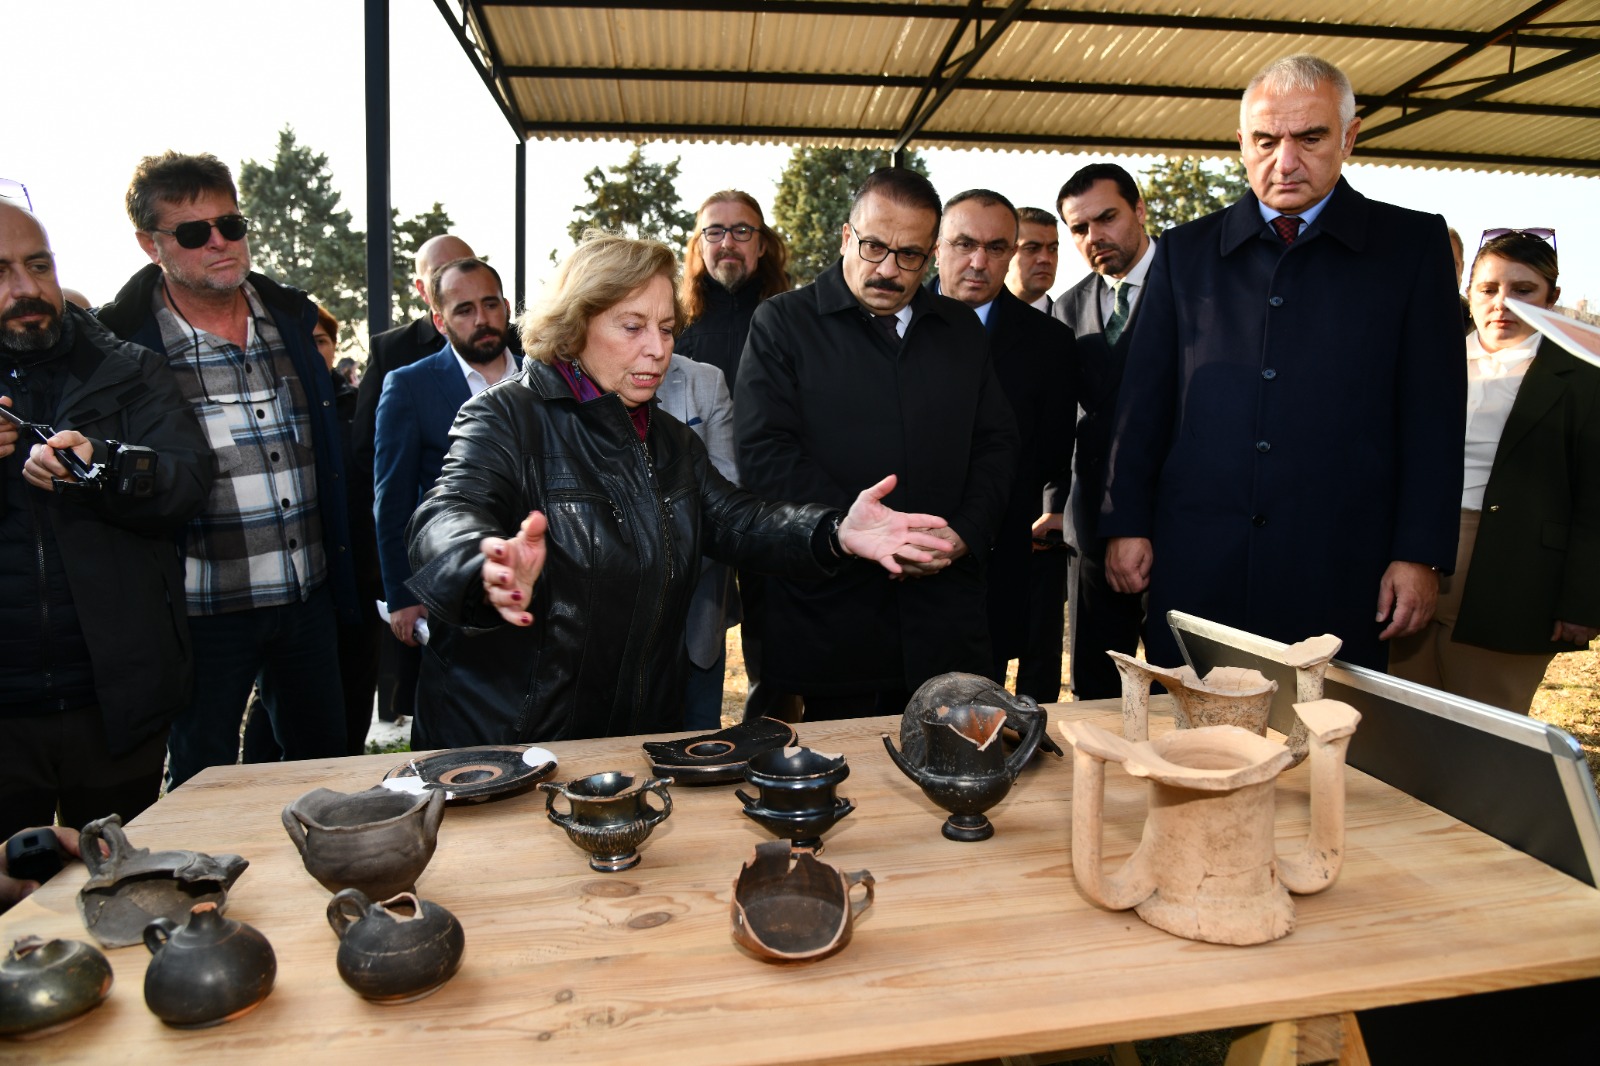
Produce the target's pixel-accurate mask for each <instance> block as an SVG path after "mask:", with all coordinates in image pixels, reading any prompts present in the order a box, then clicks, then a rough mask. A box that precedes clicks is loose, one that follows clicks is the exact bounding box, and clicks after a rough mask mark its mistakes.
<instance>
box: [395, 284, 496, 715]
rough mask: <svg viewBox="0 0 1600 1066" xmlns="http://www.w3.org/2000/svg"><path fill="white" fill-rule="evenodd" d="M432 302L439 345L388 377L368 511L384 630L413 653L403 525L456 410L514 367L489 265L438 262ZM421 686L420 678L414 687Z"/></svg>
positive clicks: (414, 606)
mask: <svg viewBox="0 0 1600 1066" xmlns="http://www.w3.org/2000/svg"><path fill="white" fill-rule="evenodd" d="M428 304H429V306H430V307H432V308H433V309H434V311H433V324H434V326H435V327H436V328H437V329H438V330H439V333H440V334H441V335H442V336H443V337H444V338H445V342H446V343H445V346H444V347H443V348H441V349H440V350H439V351H437V352H435V353H434V354H432V355H430V356H428V357H427V358H426V359H423V360H421V361H420V362H416V363H412V364H411V365H410V366H404V367H400V368H399V369H397V370H394V371H391V372H390V373H389V375H388V376H387V377H386V378H384V382H383V394H382V396H381V397H380V398H379V400H378V419H377V453H376V456H375V460H374V464H373V476H374V485H375V490H376V502H375V504H374V505H373V514H374V517H375V518H376V520H377V526H378V563H379V565H380V566H381V567H382V570H383V590H384V596H385V598H386V599H387V600H388V604H389V627H390V629H392V630H393V631H394V635H395V636H396V637H397V638H398V639H399V640H400V641H402V642H403V643H405V644H407V645H410V646H412V647H416V646H417V645H418V644H419V643H420V642H419V641H418V639H417V634H416V626H417V622H418V620H420V619H422V618H426V617H427V616H428V609H427V608H426V607H424V606H423V605H422V604H421V603H419V602H418V601H417V597H416V596H414V595H412V593H411V590H410V589H408V588H407V587H406V581H407V580H408V579H409V578H410V577H411V563H410V561H409V559H408V557H407V554H406V543H407V542H406V523H407V522H409V521H410V520H411V513H412V512H413V511H415V510H416V509H417V504H418V503H419V502H420V501H421V500H422V497H423V495H424V494H425V493H426V492H427V491H428V490H429V489H431V488H433V483H434V482H435V481H437V480H438V479H439V471H440V469H442V468H443V466H444V456H445V453H446V452H447V451H449V450H450V426H451V424H452V423H454V422H455V418H456V412H457V411H459V410H460V409H461V405H462V404H464V403H466V402H467V400H469V399H471V398H472V397H473V396H476V395H477V394H478V393H480V392H482V391H483V390H484V389H487V388H488V387H489V386H490V385H493V384H495V383H496V382H498V381H500V379H501V378H504V377H506V376H507V375H508V374H511V373H512V372H514V371H515V370H516V369H517V366H518V363H517V360H516V357H515V356H514V355H513V354H512V353H511V351H510V350H509V349H508V348H507V346H506V345H507V340H508V337H509V335H510V307H509V306H508V305H507V303H506V301H505V297H504V295H503V294H502V292H501V286H500V274H499V272H498V271H496V270H495V268H494V267H492V266H490V265H489V264H488V263H485V262H484V261H483V260H481V259H457V260H455V261H453V262H449V263H446V264H444V265H443V266H441V267H440V268H439V269H437V270H435V271H434V272H433V275H432V276H431V277H430V278H429V279H428ZM430 658H432V657H431V656H429V655H427V654H424V655H423V660H422V666H421V671H422V674H423V675H426V674H427V673H428V672H429V660H430ZM426 684H427V682H426V681H425V680H419V687H420V686H425V685H426Z"/></svg>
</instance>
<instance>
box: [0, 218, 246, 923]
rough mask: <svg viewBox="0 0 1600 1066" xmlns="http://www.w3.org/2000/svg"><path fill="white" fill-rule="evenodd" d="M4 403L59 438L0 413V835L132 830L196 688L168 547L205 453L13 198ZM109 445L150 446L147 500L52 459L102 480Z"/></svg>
mask: <svg viewBox="0 0 1600 1066" xmlns="http://www.w3.org/2000/svg"><path fill="white" fill-rule="evenodd" d="M0 407H4V408H6V409H7V410H9V411H11V412H12V413H14V414H16V415H17V416H19V417H21V418H23V419H24V420H26V421H29V422H32V423H35V424H40V425H46V426H51V427H54V430H55V432H54V433H53V434H52V435H51V436H50V438H49V442H48V446H46V445H45V444H43V443H40V442H39V441H38V440H37V438H36V437H35V436H34V435H33V434H32V433H31V432H28V431H23V430H19V429H18V427H17V426H15V425H13V424H12V423H11V422H9V421H7V420H3V419H0V840H3V839H5V838H7V837H9V836H11V835H12V834H13V833H15V832H16V831H17V830H19V829H22V828H23V827H25V826H30V825H51V824H53V823H54V822H55V821H56V819H57V818H58V817H59V818H60V820H61V823H62V824H63V825H67V826H79V825H83V824H84V823H86V822H89V821H92V820H93V819H96V818H102V817H104V816H106V815H108V814H120V815H122V816H123V818H124V819H132V818H133V817H134V816H135V815H136V814H138V813H139V812H140V811H142V810H144V809H145V808H146V807H148V806H149V805H150V804H152V803H154V802H155V801H156V797H157V796H159V795H160V794H161V769H162V765H163V764H164V763H165V761H166V753H167V729H168V727H169V726H170V725H171V723H172V720H173V718H174V717H175V716H176V715H177V714H178V713H179V711H180V710H181V709H182V708H183V707H184V706H185V705H186V704H187V703H188V701H189V690H190V685H191V683H192V677H193V668H192V665H191V663H192V655H191V649H190V641H189V626H188V622H187V619H186V618H185V615H184V609H183V603H182V600H181V597H180V596H179V595H178V593H177V590H178V589H179V588H181V587H182V582H183V575H182V572H181V570H180V568H179V567H180V563H179V557H178V553H177V551H176V549H175V548H174V546H173V537H174V535H175V534H176V533H177V532H178V530H179V529H180V528H182V526H183V524H184V523H185V522H187V521H188V520H189V517H190V516H191V515H193V514H194V513H195V512H196V511H197V510H199V509H200V506H201V505H202V504H203V503H204V502H205V498H206V492H207V490H208V489H209V488H210V485H211V456H210V454H209V453H208V452H207V450H206V441H205V437H204V436H203V435H202V434H201V432H200V426H199V424H198V423H197V422H196V421H195V417H194V413H193V412H192V411H191V410H190V409H189V405H188V404H186V403H184V402H183V397H182V396H180V395H179V394H178V388H177V385H176V384H175V383H174V382H173V380H172V376H171V375H170V374H169V373H168V371H167V367H166V360H165V359H163V358H162V357H161V356H159V355H157V354H156V353H154V352H152V351H149V350H148V349H145V348H141V347H140V346H138V345H136V344H129V343H126V342H124V341H119V340H118V339H117V338H116V337H113V336H112V335H111V334H110V333H109V332H107V331H106V330H105V328H104V327H102V326H101V325H100V323H98V322H96V321H95V320H94V318H93V317H91V316H90V315H89V314H88V313H87V312H85V311H81V310H79V309H78V308H77V307H73V306H69V305H67V304H65V302H64V301H63V299H62V293H61V287H60V285H59V283H58V282H57V280H56V270H55V258H54V256H53V254H52V253H51V251H50V244H49V241H48V240H47V238H46V237H45V233H44V229H43V228H42V227H41V226H40V225H39V223H38V221H37V220H36V219H35V218H34V217H33V215H32V214H30V213H29V212H27V211H25V210H23V209H22V208H21V207H20V206H13V205H12V204H9V203H6V202H3V201H0ZM115 438H121V439H122V440H123V441H124V442H126V443H128V444H137V445H141V446H143V447H147V448H150V449H152V450H154V451H155V452H156V465H155V471H154V477H153V480H152V482H151V484H150V486H149V492H148V493H147V494H143V495H139V494H135V493H133V492H128V491H119V488H120V487H121V484H122V483H121V482H120V481H118V480H116V479H115V478H113V477H106V476H104V475H103V476H102V477H103V480H100V481H99V484H98V487H93V486H84V485H79V484H76V481H77V479H76V478H75V477H74V476H73V475H72V474H71V473H69V472H68V471H67V469H66V467H65V466H64V465H63V463H62V460H61V458H60V457H59V456H58V455H57V453H56V449H60V450H62V451H66V450H67V449H71V450H72V451H73V452H75V453H76V454H77V456H78V458H79V459H81V460H83V462H85V463H88V464H106V466H107V467H108V468H109V469H108V471H107V473H108V474H109V473H112V472H114V471H115V470H116V469H117V460H116V458H115V457H116V455H117V454H118V453H119V452H121V449H120V448H119V446H118V444H117V443H116V440H115ZM122 454H124V455H126V454H127V453H122ZM57 482H61V484H60V485H57V484H56V483H57ZM127 487H128V488H133V487H134V486H132V485H129V486H127ZM234 743H235V744H236V745H237V743H238V735H237V733H236V734H235V736H234ZM4 905H5V904H4V901H0V908H3V907H4Z"/></svg>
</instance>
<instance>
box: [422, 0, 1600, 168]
mask: <svg viewBox="0 0 1600 1066" xmlns="http://www.w3.org/2000/svg"><path fill="white" fill-rule="evenodd" d="M435 2H436V3H437V4H438V6H439V8H440V11H441V13H443V14H444V17H445V18H446V19H447V20H448V21H449V22H450V24H451V26H452V27H453V28H454V29H455V31H456V33H457V36H458V38H459V39H460V40H461V42H462V45H463V47H464V48H465V49H466V51H467V54H468V55H469V56H470V57H472V59H473V62H474V63H475V64H476V65H477V66H478V68H479V72H480V74H481V75H482V77H483V79H484V81H485V84H486V85H487V86H488V87H489V89H490V91H491V92H492V93H493V94H494V96H495V99H496V101H497V102H498V103H499V105H500V107H501V109H502V110H503V111H504V112H505V114H506V118H507V120H508V121H509V122H510V123H511V124H512V126H513V128H514V129H516V130H517V131H518V132H519V133H520V134H521V135H523V136H526V137H559V138H573V139H588V138H595V137H613V138H614V137H624V138H636V139H640V140H646V139H654V138H672V139H675V140H687V141H707V140H715V141H734V142H766V141H780V142H785V143H791V144H838V145H845V146H849V147H878V148H892V147H895V146H897V145H900V146H916V145H925V146H938V147H947V148H1009V149H1023V150H1027V149H1058V148H1071V147H1094V148H1099V149H1105V150H1114V151H1116V150H1120V151H1126V152H1152V151H1166V152H1174V151H1178V152H1189V153H1200V154H1219V155H1220V154H1231V153H1232V152H1233V151H1234V150H1235V148H1234V145H1235V140H1234V131H1235V127H1236V126H1237V117H1238V98H1239V93H1240V90H1241V89H1242V88H1243V86H1244V84H1245V83H1246V82H1247V81H1248V80H1249V79H1250V76H1251V75H1252V74H1254V73H1255V71H1257V70H1258V69H1260V68H1261V67H1262V66H1264V65H1265V64H1266V63H1268V62H1270V61H1271V60H1273V59H1275V58H1277V57H1279V56H1283V55H1288V54H1291V53H1294V52H1315V53H1316V54H1318V55H1321V56H1323V57H1324V58H1326V59H1328V60H1330V61H1332V62H1334V63H1336V64H1338V65H1339V66H1340V68H1341V69H1343V70H1344V71H1345V72H1346V73H1347V74H1348V75H1349V76H1350V80H1351V83H1352V84H1353V85H1354V87H1355V91H1356V96H1357V101H1358V104H1359V106H1360V107H1361V110H1362V112H1363V114H1364V119H1363V127H1362V133H1361V136H1360V138H1359V139H1358V141H1357V144H1356V153H1355V154H1356V157H1357V158H1358V159H1365V160H1366V161H1369V162H1385V163H1398V164H1411V165H1422V166H1446V167H1479V168H1482V167H1493V168H1496V169H1507V170H1531V171H1544V172H1560V173H1596V172H1600V0H1539V2H1533V0H1464V2H1452V0H1432V2H1430V3H1426V4H1419V3H1397V2H1395V0H1324V2H1323V3H1321V4H1319V5H1318V12H1317V16H1316V17H1315V18H1307V17H1306V16H1305V11H1306V7H1307V5H1306V4H1305V3H1304V2H1303V0H1167V2H1158V0H1092V2H1080V0H1031V2H1029V0H984V2H976V0H767V2H759V0H677V2H674V0H666V2H659V3H646V2H642V0H641V2H634V3H603V2H598V3H573V2H571V0H567V2H565V3H560V2H552V0H435Z"/></svg>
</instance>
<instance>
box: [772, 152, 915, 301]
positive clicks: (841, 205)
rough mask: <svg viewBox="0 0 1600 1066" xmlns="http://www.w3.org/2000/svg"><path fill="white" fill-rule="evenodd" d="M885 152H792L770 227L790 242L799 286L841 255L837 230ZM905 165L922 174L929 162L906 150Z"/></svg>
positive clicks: (792, 267)
mask: <svg viewBox="0 0 1600 1066" xmlns="http://www.w3.org/2000/svg"><path fill="white" fill-rule="evenodd" d="M889 161H890V160H889V155H888V153H886V152H881V151H873V150H870V149H853V148H812V147H801V148H796V149H795V150H794V154H793V155H792V156H790V157H789V163H788V165H787V166H785V167H784V168H783V176H782V177H781V178H780V179H779V181H778V193H777V195H776V196H775V197H773V200H772V225H773V228H774V229H776V230H778V231H779V232H780V233H782V234H783V236H784V239H785V240H787V241H788V242H789V274H790V276H791V277H793V278H794V283H795V284H796V285H805V284H807V283H809V282H810V281H811V280H812V279H813V278H815V277H816V276H817V275H818V274H820V273H822V272H823V271H824V270H826V269H827V268H828V267H830V266H832V265H833V261H834V260H835V259H837V258H839V232H840V227H842V226H843V225H844V223H845V221H846V219H848V218H849V216H850V201H851V200H852V199H853V198H854V197H855V194H856V190H857V189H859V188H860V187H861V185H862V183H863V182H865V181H866V180H867V175H869V174H871V173H872V172H873V171H874V170H877V169H878V168H879V167H883V166H888V165H889ZM906 166H907V168H909V169H911V170H914V171H916V172H917V173H918V174H921V175H922V176H923V177H927V175H928V165H927V164H926V163H925V162H923V160H922V157H921V156H919V155H918V154H917V153H916V152H907V153H906Z"/></svg>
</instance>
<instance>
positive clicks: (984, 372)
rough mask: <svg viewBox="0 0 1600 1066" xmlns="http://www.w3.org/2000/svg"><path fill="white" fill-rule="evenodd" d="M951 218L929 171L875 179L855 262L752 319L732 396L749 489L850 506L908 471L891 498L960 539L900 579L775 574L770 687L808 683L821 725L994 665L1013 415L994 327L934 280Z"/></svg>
mask: <svg viewBox="0 0 1600 1066" xmlns="http://www.w3.org/2000/svg"><path fill="white" fill-rule="evenodd" d="M940 212H941V205H940V202H939V194H938V193H937V192H935V191H934V188H933V186H932V185H931V184H930V183H929V182H928V179H927V178H924V177H922V176H921V175H919V174H917V173H915V172H913V171H910V170H905V169H901V168H896V167H885V168H883V169H881V170H877V171H875V172H873V174H872V175H871V176H870V177H868V178H867V180H866V182H865V183H864V184H863V185H862V187H861V189H860V190H859V191H858V192H857V193H856V197H855V201H854V203H853V204H852V206H851V209H850V216H849V219H848V221H845V222H843V223H842V225H841V227H840V242H839V252H840V256H841V259H840V261H839V262H838V263H835V264H834V265H833V266H832V267H830V268H828V269H827V270H826V271H824V272H823V273H822V274H821V275H820V276H819V277H818V278H817V280H816V281H814V282H813V283H812V284H810V285H807V286H805V287H804V288H801V289H796V290H794V291H792V292H787V293H781V294H780V295H777V296H774V297H773V298H772V299H770V300H768V301H766V302H765V303H763V304H762V305H761V306H760V307H758V308H757V309H756V313H755V316H754V317H753V318H752V319H751V322H750V338H749V340H748V341H747V342H746V344H745V350H744V356H743V359H742V361H741V363H740V367H739V384H738V388H737V390H736V392H735V395H734V404H733V417H734V428H735V436H736V438H737V440H738V444H739V472H740V474H741V475H742V476H743V478H744V482H745V486H746V487H747V488H749V489H751V490H752V491H754V492H756V493H758V494H760V495H763V496H767V497H769V498H772V499H804V500H821V501H824V502H827V503H830V504H832V505H835V506H837V505H839V504H840V503H845V504H847V503H848V501H849V500H850V499H851V498H853V497H854V495H855V494H856V493H857V492H859V491H860V490H861V489H862V488H863V487H865V486H867V485H870V484H872V483H873V481H874V479H875V478H876V477H877V476H878V475H877V474H876V473H874V472H875V471H880V470H894V471H897V472H899V473H900V481H899V484H898V485H897V487H896V488H895V490H894V492H892V493H890V495H889V497H888V499H889V500H890V501H891V506H894V507H896V508H901V509H910V510H912V511H916V512H921V513H925V514H936V515H940V516H942V517H944V518H945V519H947V520H948V521H949V528H948V529H946V530H940V531H938V533H939V535H941V536H943V537H944V538H945V539H946V540H947V541H948V543H949V548H948V549H947V550H946V551H944V552H942V553H940V554H939V555H938V556H937V557H936V558H935V559H933V560H932V561H931V562H928V563H909V562H905V563H904V565H905V567H906V573H905V575H904V576H903V579H901V580H890V579H889V578H888V576H887V575H882V571H881V570H879V572H878V574H873V573H872V572H870V570H869V568H867V567H856V566H849V567H846V568H845V569H844V570H843V571H842V572H841V573H839V574H838V575H836V576H834V577H831V578H826V579H823V580H819V581H811V582H798V581H788V580H780V579H776V578H773V579H769V580H768V583H767V594H768V605H767V607H768V609H767V617H766V621H767V633H766V644H767V647H766V656H767V658H766V662H765V664H764V670H765V678H764V681H766V682H771V683H772V684H774V685H776V686H777V687H778V688H780V689H783V690H785V691H792V692H799V693H800V694H801V696H802V697H803V698H804V700H805V716H806V719H807V720H808V721H811V720H816V719H829V718H855V717H860V716H863V715H871V714H898V713H900V712H901V711H902V710H904V709H905V705H906V701H907V700H908V698H909V696H910V693H911V692H912V691H913V690H914V689H916V688H917V687H918V686H919V685H921V684H922V683H923V682H924V681H926V680H928V679H929V678H931V677H934V676H936V675H938V674H942V673H945V672H947V671H951V670H961V671H967V672H971V673H980V674H981V673H986V672H987V671H989V670H990V669H991V667H992V665H993V658H992V652H991V647H990V643H989V627H988V624H987V621H988V619H987V613H986V593H987V586H986V582H985V579H984V571H985V566H986V563H987V560H988V556H989V549H990V547H991V546H992V545H993V543H994V536H995V530H996V528H997V527H998V525H999V523H1000V516H1001V513H1002V512H1003V511H1004V510H1005V506H1006V501H1007V498H1008V497H1009V496H1010V493H1011V483H1012V479H1013V476H1014V473H1015V464H1016V458H1017V456H1016V453H1017V439H1018V438H1017V428H1016V418H1015V417H1014V416H1013V415H1012V412H1011V407H1010V405H1009V404H1008V403H1007V402H1006V398H1005V394H1004V392H1002V391H1001V388H1000V383H999V381H998V380H997V379H996V377H995V373H994V369H993V367H992V365H991V362H990V359H989V356H988V342H987V336H986V334H985V332H984V327H983V323H982V322H980V321H979V320H978V317H977V316H976V315H974V314H973V313H972V310H971V308H969V307H967V306H966V305H964V304H962V303H960V302H958V301H956V300H952V299H950V298H948V297H946V296H940V295H937V294H935V293H933V292H930V291H928V290H926V289H923V288H922V287H921V285H920V282H921V280H922V275H923V271H924V269H925V268H926V266H927V264H928V261H929V259H930V258H931V256H932V253H933V250H934V245H935V242H936V240H937V237H938V232H939V216H940ZM1012 238H1013V239H1014V238H1015V229H1014V228H1013V231H1012ZM879 575H882V576H879Z"/></svg>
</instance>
